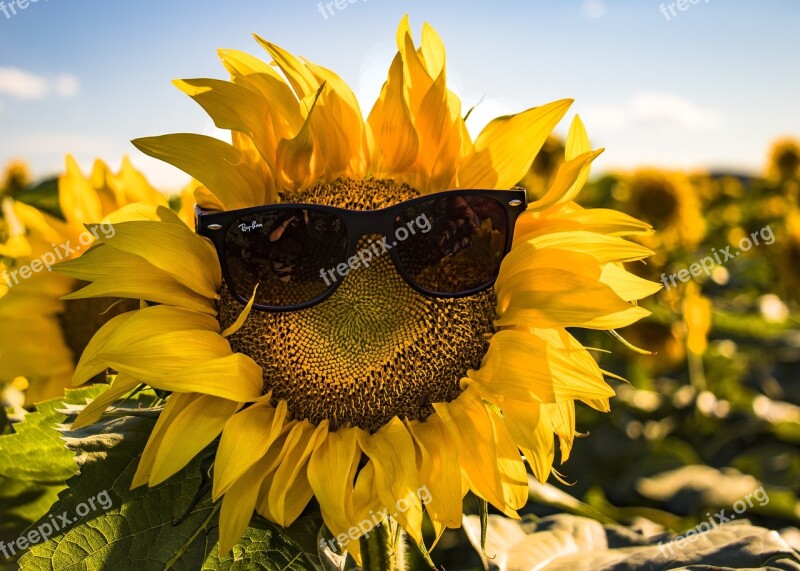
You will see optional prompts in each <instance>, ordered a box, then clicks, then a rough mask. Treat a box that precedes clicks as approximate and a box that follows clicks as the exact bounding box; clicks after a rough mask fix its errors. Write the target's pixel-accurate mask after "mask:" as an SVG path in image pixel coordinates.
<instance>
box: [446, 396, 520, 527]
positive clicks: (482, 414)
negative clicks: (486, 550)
mask: <svg viewBox="0 0 800 571" xmlns="http://www.w3.org/2000/svg"><path fill="white" fill-rule="evenodd" d="M433 407H434V409H436V413H437V414H438V415H439V416H440V418H441V420H442V422H443V423H444V425H445V427H446V428H447V430H448V432H449V434H450V438H451V439H452V442H453V443H454V444H455V447H456V450H457V451H458V458H459V462H460V463H461V469H462V471H463V475H464V477H465V478H466V479H467V480H468V481H469V484H470V488H471V489H472V491H473V492H475V494H477V495H478V496H480V497H481V498H483V499H485V500H487V501H488V502H489V503H491V504H492V505H493V506H495V507H496V508H497V509H499V510H500V511H502V512H503V513H504V514H506V515H508V516H509V517H515V518H516V517H518V516H517V514H516V512H515V511H514V510H515V509H514V507H513V506H510V505H507V504H506V501H505V498H504V494H503V483H502V481H501V476H500V471H499V469H498V465H497V457H498V451H497V444H496V443H495V440H494V438H488V437H487V435H490V434H491V435H493V434H494V428H493V427H492V420H491V419H490V418H489V411H488V410H486V405H485V404H484V403H483V401H482V400H481V398H480V395H479V394H478V391H477V390H476V389H475V387H474V386H472V385H468V386H467V388H466V389H465V390H464V391H463V392H462V393H461V394H460V395H459V396H458V398H456V399H455V400H453V401H450V402H448V403H434V404H433Z"/></svg>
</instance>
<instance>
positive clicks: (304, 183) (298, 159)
mask: <svg viewBox="0 0 800 571" xmlns="http://www.w3.org/2000/svg"><path fill="white" fill-rule="evenodd" d="M321 91H322V87H321V88H320V90H319V91H317V92H316V93H315V94H313V95H312V97H313V99H312V100H311V101H309V111H308V116H307V117H306V120H305V122H304V123H303V127H302V128H301V129H300V132H298V133H297V136H295V137H293V138H291V139H281V140H280V142H279V143H278V148H277V150H276V160H275V175H276V179H277V181H278V185H279V187H280V188H284V189H289V190H295V191H296V190H300V189H304V188H307V187H308V186H309V185H310V184H311V183H312V182H313V181H314V180H315V178H316V174H317V170H316V164H315V163H314V139H313V137H312V130H311V117H312V115H313V114H314V109H315V105H316V103H317V100H318V99H319V95H320V93H321Z"/></svg>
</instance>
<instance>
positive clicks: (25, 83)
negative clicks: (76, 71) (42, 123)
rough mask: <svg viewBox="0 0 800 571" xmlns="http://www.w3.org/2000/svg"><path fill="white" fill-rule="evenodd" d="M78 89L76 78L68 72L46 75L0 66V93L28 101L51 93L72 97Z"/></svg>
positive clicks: (43, 97) (42, 97)
mask: <svg viewBox="0 0 800 571" xmlns="http://www.w3.org/2000/svg"><path fill="white" fill-rule="evenodd" d="M80 89H81V84H80V81H79V80H78V78H77V77H75V76H74V75H72V74H69V73H61V74H58V75H55V76H51V77H47V76H44V75H39V74H36V73H32V72H30V71H26V70H24V69H19V68H17V67H0V95H6V96H8V97H12V98H14V99H21V100H27V101H30V100H37V99H46V98H47V97H50V96H53V95H55V96H58V97H74V96H76V95H77V94H78V93H79V92H80Z"/></svg>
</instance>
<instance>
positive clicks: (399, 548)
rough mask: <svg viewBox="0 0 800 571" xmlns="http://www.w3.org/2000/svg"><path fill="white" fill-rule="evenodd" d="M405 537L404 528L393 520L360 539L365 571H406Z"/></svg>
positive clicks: (387, 521) (362, 566)
mask: <svg viewBox="0 0 800 571" xmlns="http://www.w3.org/2000/svg"><path fill="white" fill-rule="evenodd" d="M403 536H404V534H403V530H402V528H401V527H400V526H399V525H398V524H397V522H395V521H394V520H392V519H388V520H386V521H384V522H383V523H382V524H381V525H379V526H377V527H376V528H375V529H373V530H372V531H371V532H370V533H368V534H366V535H363V536H362V537H361V539H359V542H360V543H361V560H362V565H361V568H362V569H363V571H405V569H406V554H405V542H404V541H403V540H404V537H403Z"/></svg>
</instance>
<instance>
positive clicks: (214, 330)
mask: <svg viewBox="0 0 800 571" xmlns="http://www.w3.org/2000/svg"><path fill="white" fill-rule="evenodd" d="M17 1H18V2H19V1H20V0H17ZM350 4H354V6H352V7H350V8H348V10H350V11H353V12H354V11H356V10H361V9H366V8H358V7H357V5H355V3H354V2H352V0H351V2H350ZM587 4H592V5H594V4H593V3H591V2H590V3H587ZM597 4H598V5H600V4H602V3H597ZM678 4H680V3H678ZM12 5H13V4H12ZM328 6H329V8H327V9H326V8H325V5H324V4H320V7H321V14H322V15H323V16H324V17H325V21H328V20H329V19H334V18H339V19H340V20H341V19H343V18H345V17H348V16H349V14H345V13H341V11H342V10H343V8H340V7H339V3H336V4H335V6H336V7H337V10H338V12H335V11H334V10H333V8H331V7H330V5H328ZM36 9H37V10H38V9H44V7H37V8H36ZM700 9H701V8H700V7H697V8H692V10H700ZM328 10H329V11H328ZM23 16H24V17H28V14H22V13H20V15H16V12H15V16H14V17H15V18H21V17H23ZM681 17H682V18H688V13H687V15H686V16H681ZM9 19H10V18H9ZM395 22H396V21H395ZM676 25H677V23H676ZM254 37H255V41H254V42H251V43H252V45H253V49H252V50H250V51H242V50H236V49H220V50H219V52H218V57H219V60H220V62H221V66H219V67H218V73H217V75H213V76H212V77H208V78H189V79H177V80H174V82H173V83H174V85H175V87H177V88H178V90H179V91H180V92H181V95H182V96H183V98H184V99H183V101H182V103H181V104H183V105H190V102H188V101H187V99H192V100H193V101H194V103H196V104H197V105H199V107H200V108H201V110H202V112H203V113H205V114H206V115H207V116H208V118H209V119H208V120H209V121H210V122H211V123H213V125H214V128H215V129H216V131H218V132H221V133H223V135H221V136H216V135H215V136H211V135H209V134H208V132H203V133H196V132H195V133H190V132H177V133H167V134H164V133H152V134H149V135H147V136H141V137H137V138H135V139H133V141H132V144H133V147H135V152H137V153H139V154H141V155H142V156H147V157H149V158H150V159H148V160H153V161H160V162H163V163H165V164H166V165H171V167H175V168H176V169H178V170H180V171H182V172H183V173H185V175H186V176H187V178H190V179H191V181H190V182H189V183H188V185H186V186H185V187H184V188H182V189H176V188H160V185H158V184H155V183H153V182H152V181H151V180H149V177H148V175H147V174H145V172H144V171H145V169H143V168H139V167H138V166H135V165H134V162H133V161H132V160H130V159H128V158H123V159H122V160H121V161H120V162H119V163H115V164H108V163H107V162H106V161H104V160H103V159H100V158H97V159H96V160H95V161H94V163H93V166H92V167H91V169H90V170H87V169H86V168H85V167H82V166H81V164H82V163H81V161H79V160H78V159H77V158H75V156H73V155H72V154H68V155H66V157H65V159H64V163H63V167H62V169H61V171H60V172H59V173H57V174H55V175H53V176H35V177H34V176H33V175H32V174H31V168H30V167H29V161H28V160H27V159H26V157H25V156H18V157H15V158H13V159H12V158H11V157H8V160H7V163H6V164H5V165H3V167H2V168H3V172H2V178H0V206H1V207H2V210H1V212H0V273H2V280H0V317H2V318H3V320H2V327H0V405H1V406H0V516H1V517H0V570H6V569H7V570H12V569H22V570H26V571H27V570H62V569H71V570H86V571H89V570H105V569H109V570H114V571H117V570H126V569H130V570H137V571H138V570H162V569H175V570H196V569H203V570H216V569H220V570H221V569H224V570H235V569H241V570H264V571H273V570H298V571H299V570H314V571H334V570H336V571H344V570H354V569H364V570H365V571H372V570H395V569H398V570H399V569H442V570H448V571H451V570H457V571H480V570H508V571H526V570H534V569H536V570H538V569H570V570H575V569H580V570H584V569H586V570H596V569H607V570H611V569H642V570H645V569H675V568H686V569H745V568H747V569H752V568H768V569H785V570H800V384H798V378H800V139H797V138H793V137H792V136H787V137H785V138H782V139H777V140H775V141H774V143H773V145H772V147H771V148H764V149H763V157H760V158H759V160H760V161H761V162H763V164H764V168H763V171H762V172H760V173H749V174H742V173H741V172H738V171H735V170H730V171H726V170H719V171H717V170H713V171H712V170H708V169H706V170H703V169H692V170H687V169H683V170H681V169H669V170H668V169H664V168H659V167H653V166H650V165H646V164H642V165H641V166H637V167H635V168H629V169H621V168H611V169H609V168H605V170H602V171H599V170H597V168H596V166H597V165H598V164H601V163H602V160H603V158H602V157H603V151H604V149H603V148H601V147H600V146H599V145H598V144H597V143H596V142H595V140H594V138H593V137H592V121H591V120H588V119H587V117H585V116H582V115H581V114H579V113H576V108H575V107H576V106H577V110H578V111H579V110H580V105H578V104H576V103H575V102H573V101H572V100H571V99H557V100H553V101H547V100H544V101H541V100H529V101H527V105H528V107H527V109H525V110H522V111H519V112H517V113H513V114H498V115H497V116H496V117H494V118H493V119H492V120H490V121H489V122H488V123H487V124H486V125H485V126H484V127H483V128H482V129H481V130H480V131H479V132H478V133H476V134H473V133H471V132H470V130H468V128H467V119H468V117H469V115H470V114H471V113H472V112H473V111H474V110H475V109H478V108H480V103H478V104H477V105H476V106H475V107H467V106H466V104H463V105H462V99H461V97H460V94H459V93H457V92H456V91H454V90H453V87H452V85H451V81H450V76H449V75H448V70H449V68H448V62H449V60H448V59H447V57H448V56H449V55H450V52H446V51H445V43H444V41H443V39H442V36H440V34H439V33H438V32H437V31H436V29H434V27H432V26H431V25H429V24H425V25H424V26H423V27H422V30H421V34H420V33H417V32H416V30H414V31H412V28H411V25H410V23H409V18H408V16H406V17H404V18H402V20H401V21H400V24H399V26H398V27H397V32H396V37H395V38H394V45H393V54H394V55H393V57H392V58H391V63H390V65H389V66H388V68H387V69H386V70H385V75H383V77H382V79H381V87H380V90H379V92H378V93H377V97H376V98H375V100H374V101H371V102H370V105H369V106H368V107H363V101H361V98H360V97H357V96H356V92H355V88H354V87H353V86H350V85H348V83H347V82H346V81H345V80H344V79H342V77H341V76H340V75H338V74H337V73H336V72H335V71H333V70H331V69H328V68H327V67H323V66H321V65H318V64H317V63H314V62H312V61H309V60H308V59H305V58H302V57H299V56H297V55H295V53H294V49H295V48H298V49H299V48H300V47H302V42H301V41H300V40H298V45H296V46H287V48H292V49H291V50H289V49H286V48H284V47H281V46H279V45H277V44H276V43H273V42H272V41H270V40H269V39H266V38H263V37H261V36H259V35H255V36H254ZM334 59H335V58H334ZM180 71H181V70H176V73H180ZM1 79H2V75H0V80H1ZM1 84H2V82H0V85H1ZM64 89H66V88H64ZM2 93H3V91H2V89H0V94H2ZM186 96H188V98H187V97H186ZM1 109H2V108H0V110H1ZM796 134H797V135H800V132H798V133H796ZM132 151H133V149H132ZM171 167H170V168H171ZM593 168H594V169H595V170H594V171H593ZM400 230H402V231H403V232H400ZM392 238H394V241H391V240H392ZM379 246H380V247H379Z"/></svg>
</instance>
